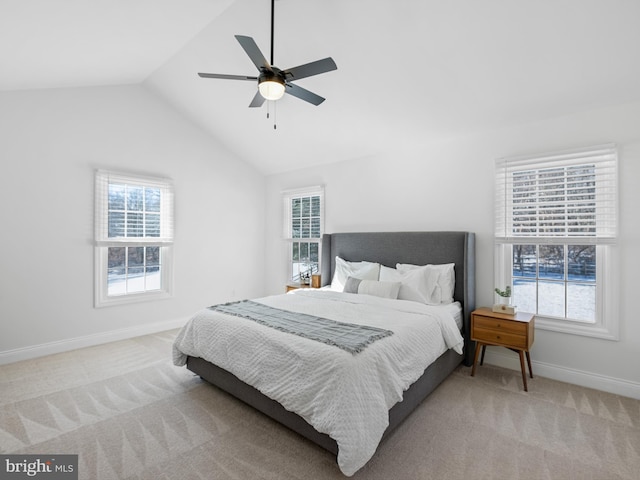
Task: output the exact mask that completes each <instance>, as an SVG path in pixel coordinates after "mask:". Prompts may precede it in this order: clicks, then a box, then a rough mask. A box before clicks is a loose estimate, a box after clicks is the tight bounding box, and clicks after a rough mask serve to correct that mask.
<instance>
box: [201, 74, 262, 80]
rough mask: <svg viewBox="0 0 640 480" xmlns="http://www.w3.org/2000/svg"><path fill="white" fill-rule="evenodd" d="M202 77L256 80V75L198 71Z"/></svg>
mask: <svg viewBox="0 0 640 480" xmlns="http://www.w3.org/2000/svg"><path fill="white" fill-rule="evenodd" d="M198 75H199V76H200V77H202V78H222V79H224V80H253V81H255V80H258V77H249V76H247V75H224V74H222V73H198Z"/></svg>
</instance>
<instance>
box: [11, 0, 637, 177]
mask: <svg viewBox="0 0 640 480" xmlns="http://www.w3.org/2000/svg"><path fill="white" fill-rule="evenodd" d="M275 5H276V22H275V23H276V32H275V59H274V60H275V62H274V63H275V64H276V65H277V66H279V67H280V68H287V67H292V66H296V65H299V64H304V63H307V62H310V61H313V60H317V59H320V58H324V57H327V56H331V57H333V59H334V60H335V61H336V63H337V65H338V70H337V71H334V72H329V73H326V74H323V75H319V76H317V77H312V78H307V79H302V80H300V81H299V82H298V84H299V85H300V86H302V87H304V88H307V89H309V90H311V91H313V92H315V93H317V94H319V95H321V96H323V97H326V98H327V100H326V101H325V102H324V103H323V104H321V105H320V106H318V107H315V106H312V105H310V104H308V103H305V102H303V101H301V100H299V99H296V98H294V97H291V96H288V95H285V97H283V99H281V100H279V101H277V102H275V104H273V103H271V102H267V103H265V105H264V106H263V107H262V108H260V109H250V108H248V105H249V102H250V101H251V99H252V97H253V95H254V93H255V89H256V85H254V84H252V83H251V82H241V81H228V80H211V79H201V78H199V77H198V76H197V72H203V71H204V72H214V73H229V74H239V75H255V74H256V69H255V67H254V66H253V64H252V63H251V62H250V60H249V58H248V57H247V55H246V54H245V52H244V51H243V50H242V48H241V47H240V45H239V44H238V43H237V42H236V40H235V38H234V35H235V34H242V35H247V36H251V37H253V38H254V39H255V40H256V42H257V43H258V45H259V47H260V48H261V49H262V51H263V53H264V55H265V56H266V57H267V58H269V42H270V37H269V33H270V32H269V27H270V23H269V22H270V17H269V15H270V1H269V0H188V1H185V0H91V1H87V0H0V90H5V91H10V90H24V89H40V88H65V87H81V86H98V85H119V84H142V85H143V86H145V87H147V88H149V89H150V90H152V91H153V92H155V93H157V94H158V95H160V96H162V97H163V98H164V99H165V100H167V101H168V102H169V103H171V104H172V105H173V106H174V107H175V108H176V109H178V110H179V111H181V112H182V113H183V114H184V115H186V116H187V117H189V118H190V119H191V120H192V121H194V122H195V123H197V124H198V125H200V126H201V127H202V128H203V129H205V130H206V131H208V132H210V133H211V135H212V136H214V137H215V138H217V139H218V140H219V141H220V142H222V143H223V144H224V145H225V146H226V147H228V148H229V149H230V150H232V151H234V152H235V153H236V154H237V155H239V156H240V157H241V158H243V159H244V160H246V161H247V162H249V163H251V164H253V165H255V166H256V168H258V169H259V170H260V171H262V172H264V173H266V174H268V173H273V172H278V171H284V170H289V169H295V168H301V167H304V166H309V165H317V164H322V163H325V162H333V161H337V160H344V159H349V158H356V157H358V158H359V157H363V156H367V155H372V154H378V155H379V154H383V155H388V156H389V157H390V158H393V155H398V154H402V152H403V151H404V150H405V149H410V148H416V145H420V144H422V143H424V142H432V141H439V140H442V139H447V138H453V137H456V136H458V135H461V134H465V133H470V132H476V131H482V130H485V129H495V128H500V127H504V126H508V125H512V124H514V123H526V122H533V121H536V120H540V119H545V118H550V117H556V116H561V115H565V114H568V113H573V112H577V111H581V110H587V109H592V108H598V107H601V106H607V105H612V104H618V103H624V102H630V101H637V100H640V62H639V61H638V58H640V28H638V25H637V23H638V20H639V19H640V2H639V1H636V0H607V1H603V0H548V1H546V0H544V1H531V0H447V1H443V0H277V1H276V4H275ZM267 110H269V113H270V118H269V119H267V118H266V114H267ZM274 123H276V124H277V129H276V130H274V128H273V126H274Z"/></svg>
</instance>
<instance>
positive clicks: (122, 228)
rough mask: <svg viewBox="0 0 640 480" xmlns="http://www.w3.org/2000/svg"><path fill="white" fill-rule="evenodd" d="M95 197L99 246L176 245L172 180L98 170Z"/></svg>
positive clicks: (96, 234)
mask: <svg viewBox="0 0 640 480" xmlns="http://www.w3.org/2000/svg"><path fill="white" fill-rule="evenodd" d="M95 196H96V198H95V206H96V214H95V215H96V222H95V241H96V245H100V246H108V245H117V244H119V243H127V244H141V245H143V244H149V243H153V244H154V245H167V244H171V243H172V242H173V186H172V184H171V182H170V181H169V180H167V179H163V178H150V177H139V176H134V175H123V174H118V173H113V172H108V171H105V170H98V171H97V172H96V184H95Z"/></svg>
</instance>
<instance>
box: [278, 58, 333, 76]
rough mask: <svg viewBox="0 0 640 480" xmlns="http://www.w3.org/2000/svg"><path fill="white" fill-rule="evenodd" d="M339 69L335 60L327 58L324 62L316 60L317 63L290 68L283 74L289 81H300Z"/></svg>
mask: <svg viewBox="0 0 640 480" xmlns="http://www.w3.org/2000/svg"><path fill="white" fill-rule="evenodd" d="M337 69H338V66H337V65H336V62H334V61H333V58H331V57H327V58H323V59H322V60H316V61H315V62H311V63H305V64H304V65H299V66H297V67H293V68H288V69H286V70H284V71H283V72H282V73H284V75H285V78H286V79H287V80H300V79H301V78H306V77H311V76H313V75H319V74H321V73H325V72H330V71H332V70H337Z"/></svg>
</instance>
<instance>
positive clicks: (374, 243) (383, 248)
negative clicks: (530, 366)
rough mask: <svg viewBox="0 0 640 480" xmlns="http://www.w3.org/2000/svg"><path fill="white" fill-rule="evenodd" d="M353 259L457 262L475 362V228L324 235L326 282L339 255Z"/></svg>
mask: <svg viewBox="0 0 640 480" xmlns="http://www.w3.org/2000/svg"><path fill="white" fill-rule="evenodd" d="M336 256H339V257H341V258H343V259H345V260H347V261H350V262H359V261H363V260H365V261H369V262H378V263H380V264H382V265H386V266H387V267H392V268H394V267H395V266H396V263H412V264H414V265H427V264H436V265H437V264H442V263H455V276H456V286H455V292H454V300H456V301H458V302H460V303H461V304H462V309H463V314H464V317H463V318H464V328H463V335H464V338H465V359H464V362H465V365H471V364H472V362H473V353H474V348H475V345H474V342H471V339H470V337H469V332H470V329H471V312H472V311H473V310H474V309H475V306H476V300H475V291H476V290H475V289H476V287H475V234H474V233H472V232H359V233H333V234H325V235H323V238H322V267H321V271H320V273H321V274H322V284H323V285H328V284H329V283H331V279H332V278H333V272H334V270H335V263H336V262H335V258H336Z"/></svg>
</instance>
